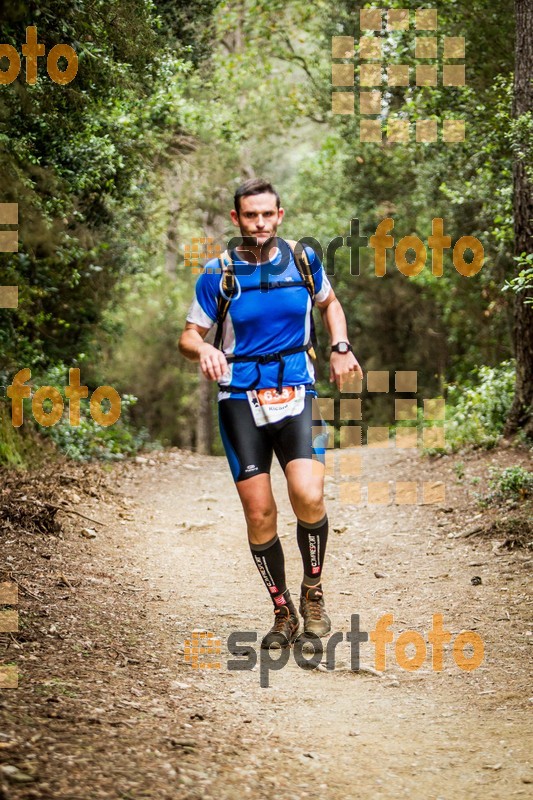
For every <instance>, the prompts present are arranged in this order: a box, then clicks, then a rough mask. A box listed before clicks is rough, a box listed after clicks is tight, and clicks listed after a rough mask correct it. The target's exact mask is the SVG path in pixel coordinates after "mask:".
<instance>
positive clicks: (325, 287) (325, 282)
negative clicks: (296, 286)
mask: <svg viewBox="0 0 533 800" xmlns="http://www.w3.org/2000/svg"><path fill="white" fill-rule="evenodd" d="M322 270H324V267H322ZM330 290H331V283H330V282H329V279H328V276H327V275H326V273H325V272H324V274H323V276H322V286H321V288H320V291H319V292H317V293H316V294H315V301H316V302H318V303H322V302H323V301H324V300H325V299H326V297H327V296H328V294H329V293H330Z"/></svg>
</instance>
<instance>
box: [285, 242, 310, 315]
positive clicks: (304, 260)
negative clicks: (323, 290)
mask: <svg viewBox="0 0 533 800" xmlns="http://www.w3.org/2000/svg"><path fill="white" fill-rule="evenodd" d="M287 244H288V245H289V247H290V248H291V250H292V255H293V258H294V263H295V264H296V266H297V268H298V272H299V273H300V275H301V276H302V280H303V281H304V283H305V286H306V289H307V291H308V292H309V294H310V296H311V301H312V302H313V303H314V302H315V276H314V275H313V270H312V269H311V264H310V263H309V259H308V257H307V253H306V252H305V249H304V248H303V247H302V248H301V249H300V248H298V249H299V250H300V252H298V253H297V252H296V244H297V242H294V241H289V242H287Z"/></svg>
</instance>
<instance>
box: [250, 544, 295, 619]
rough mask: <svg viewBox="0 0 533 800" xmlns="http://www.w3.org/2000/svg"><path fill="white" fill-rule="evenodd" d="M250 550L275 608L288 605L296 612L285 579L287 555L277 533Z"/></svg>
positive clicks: (292, 611) (252, 546)
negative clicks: (284, 553)
mask: <svg viewBox="0 0 533 800" xmlns="http://www.w3.org/2000/svg"><path fill="white" fill-rule="evenodd" d="M250 550H251V551H252V556H253V559H254V562H255V565H256V567H257V569H258V570H259V573H260V575H261V577H262V578H263V582H264V584H265V586H266V587H267V589H268V591H269V594H270V597H271V600H272V602H273V603H274V608H280V607H281V606H288V608H289V611H290V612H291V613H296V609H295V608H294V604H293V602H292V600H291V596H290V594H289V591H288V589H287V584H286V580H285V556H284V555H283V548H282V546H281V542H280V540H279V536H278V535H277V534H276V535H275V536H274V537H273V538H272V539H271V540H270V541H269V542H266V543H265V544H252V543H251V542H250Z"/></svg>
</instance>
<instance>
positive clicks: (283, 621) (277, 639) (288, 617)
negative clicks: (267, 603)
mask: <svg viewBox="0 0 533 800" xmlns="http://www.w3.org/2000/svg"><path fill="white" fill-rule="evenodd" d="M274 615H275V621H274V625H273V626H272V627H271V629H270V630H269V632H268V633H267V634H266V635H265V636H264V637H263V640H262V642H261V648H262V649H263V650H268V649H269V648H270V647H272V649H279V648H280V647H290V645H291V642H292V641H293V640H294V638H295V636H296V634H297V633H298V628H299V627H300V622H299V621H298V617H297V616H296V614H291V613H290V611H289V609H288V608H287V606H281V608H276V610H275V611H274Z"/></svg>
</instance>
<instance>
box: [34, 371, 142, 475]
mask: <svg viewBox="0 0 533 800" xmlns="http://www.w3.org/2000/svg"><path fill="white" fill-rule="evenodd" d="M32 378H33V376H32ZM32 382H33V383H35V385H36V386H53V387H54V388H56V389H57V391H58V392H59V393H60V395H61V397H62V400H63V404H64V411H63V415H62V417H61V419H60V420H59V421H58V422H57V423H56V424H55V425H50V426H49V427H45V426H38V427H39V429H40V431H41V433H42V434H43V435H44V436H48V437H50V439H51V440H52V441H53V442H54V443H55V445H56V446H57V447H58V449H59V450H61V451H62V452H64V453H65V454H66V455H67V456H69V458H72V459H73V460H75V461H90V460H91V459H93V458H96V459H101V460H104V461H116V460H119V459H122V458H124V457H125V456H132V455H135V453H137V452H138V450H139V449H140V448H141V447H142V446H143V445H144V444H145V443H146V442H147V441H148V438H149V437H148V433H147V431H146V430H145V429H140V430H136V429H135V428H134V427H133V426H132V425H131V410H132V408H133V406H134V405H135V403H136V402H137V398H136V397H135V396H133V395H131V394H124V395H122V396H121V414H120V418H119V419H118V420H117V422H115V423H114V424H113V425H108V426H103V425H99V424H98V423H97V422H95V421H94V420H93V418H92V416H91V414H90V412H89V399H90V395H91V389H89V398H87V399H82V400H80V424H79V425H76V426H75V425H71V424H70V421H69V404H68V399H67V397H66V394H65V387H66V385H67V384H68V368H67V367H66V366H65V365H64V364H60V365H56V366H54V367H51V368H50V369H49V370H48V371H47V372H46V373H45V374H42V375H39V376H36V377H35V379H34V380H32ZM95 388H96V387H95ZM26 404H27V406H26V408H25V417H26V419H27V418H28V415H29V414H30V413H31V406H30V403H29V401H26ZM26 404H25V405H26ZM104 410H105V411H107V409H104ZM45 411H49V409H47V408H45Z"/></svg>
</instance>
